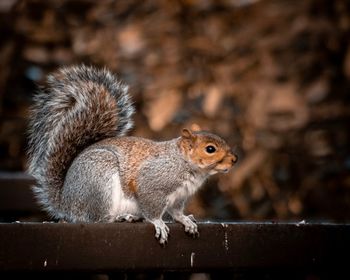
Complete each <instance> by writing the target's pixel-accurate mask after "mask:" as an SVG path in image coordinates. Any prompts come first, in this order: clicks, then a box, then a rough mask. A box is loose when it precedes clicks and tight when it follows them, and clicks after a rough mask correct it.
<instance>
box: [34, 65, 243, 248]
mask: <svg viewBox="0 0 350 280" xmlns="http://www.w3.org/2000/svg"><path fill="white" fill-rule="evenodd" d="M33 101H34V102H33V105H32V107H31V116H30V120H29V133H28V135H29V137H28V138H29V141H28V142H29V145H28V146H29V148H28V172H29V174H31V175H32V176H33V177H34V178H35V179H36V184H35V186H33V191H34V194H35V196H36V199H37V200H38V202H39V204H40V205H41V206H42V208H43V209H44V210H46V212H47V213H48V214H49V215H50V217H51V218H54V219H57V220H60V221H65V222H73V223H79V222H82V223H89V222H118V221H128V222H133V221H137V220H140V219H144V220H146V221H148V222H150V223H152V224H153V225H154V227H155V237H156V238H157V239H158V241H159V243H160V244H162V245H164V244H165V243H166V242H167V241H168V235H169V228H168V226H167V225H166V224H165V223H164V221H163V219H162V217H163V214H164V213H165V212H167V213H169V214H170V215H171V217H172V218H173V219H174V220H175V221H177V222H179V223H181V224H183V225H184V227H185V231H186V232H187V233H188V234H190V235H192V236H193V237H196V236H198V235H199V234H198V228H197V224H196V221H195V219H194V218H193V216H192V215H184V206H185V202H186V200H187V199H188V198H189V197H190V196H191V195H193V194H194V193H195V192H196V191H197V190H198V188H199V187H200V186H201V185H202V184H203V183H204V181H205V180H206V179H207V178H208V177H209V176H210V175H213V174H216V173H226V172H228V171H229V170H230V169H231V167H232V166H233V165H234V164H235V163H236V161H237V156H236V155H235V154H234V153H233V151H232V149H231V148H230V147H229V146H228V144H226V142H225V141H224V140H223V139H222V138H220V137H219V136H217V135H215V134H212V133H209V132H206V131H195V130H191V129H188V128H184V129H183V130H182V132H181V135H180V136H179V137H178V138H175V139H172V140H169V141H163V142H156V141H152V140H149V139H145V138H141V137H132V136H125V134H126V133H127V132H128V130H130V129H131V128H132V127H133V120H132V115H133V114H134V112H135V109H134V106H133V103H132V101H131V98H130V96H129V93H128V87H127V86H126V85H124V84H123V83H122V82H121V81H120V80H119V78H117V77H116V76H115V75H114V74H112V73H111V72H110V71H109V70H107V69H105V68H104V69H98V68H95V67H93V66H85V65H79V66H68V67H62V68H60V69H58V70H57V71H56V72H54V73H52V74H50V75H48V77H47V82H46V86H44V87H42V88H41V89H40V90H39V91H38V92H37V93H36V94H35V95H34V98H33Z"/></svg>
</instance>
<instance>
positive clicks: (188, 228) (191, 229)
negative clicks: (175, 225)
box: [181, 215, 199, 238]
mask: <svg viewBox="0 0 350 280" xmlns="http://www.w3.org/2000/svg"><path fill="white" fill-rule="evenodd" d="M181 223H182V224H183V225H184V226H185V232H186V233H188V234H189V235H191V236H192V237H193V238H196V237H199V232H198V226H197V224H196V220H195V218H194V217H193V215H188V216H185V215H184V216H183V217H182V219H181Z"/></svg>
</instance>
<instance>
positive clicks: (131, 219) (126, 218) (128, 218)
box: [114, 214, 144, 223]
mask: <svg viewBox="0 0 350 280" xmlns="http://www.w3.org/2000/svg"><path fill="white" fill-rule="evenodd" d="M143 220H144V218H143V217H142V216H137V215H132V214H122V215H118V216H117V217H116V218H115V220H114V221H115V222H128V223H135V222H142V221H143Z"/></svg>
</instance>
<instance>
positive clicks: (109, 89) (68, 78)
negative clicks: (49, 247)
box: [28, 65, 134, 218]
mask: <svg viewBox="0 0 350 280" xmlns="http://www.w3.org/2000/svg"><path fill="white" fill-rule="evenodd" d="M133 113H134V108H133V106H132V103H131V101H130V98H129V95H128V93H127V87H126V86H124V85H123V84H121V83H120V81H119V80H118V79H117V78H116V77H115V76H114V75H112V74H111V73H110V72H109V71H107V70H105V69H104V70H98V69H95V68H93V67H87V66H84V65H83V66H75V67H68V68H62V69H60V70H58V71H57V72H56V73H54V74H52V75H50V76H49V77H48V79H47V87H46V88H44V89H42V90H41V91H40V92H39V93H38V94H37V95H36V96H35V97H34V105H33V107H32V116H31V120H30V124H29V126H30V129H29V151H28V155H29V170H28V171H29V173H30V174H31V175H33V176H34V177H35V179H36V181H37V184H36V186H35V187H34V188H33V189H34V192H35V194H36V196H37V198H38V201H39V203H41V204H42V206H43V207H44V208H45V210H46V211H48V213H49V214H51V215H52V216H53V217H56V218H58V217H57V213H59V210H58V205H59V197H60V191H61V189H62V186H63V182H64V177H65V174H66V172H67V169H68V167H69V166H70V164H71V162H72V161H73V159H74V158H75V157H76V156H77V154H78V153H79V152H81V151H82V150H83V149H84V148H86V147H87V146H89V145H91V144H93V143H95V142H97V141H99V140H101V139H104V138H107V137H112V136H122V135H124V134H125V133H126V132H127V131H128V130H129V129H130V128H131V127H132V125H133V122H132V120H131V116H132V114H133Z"/></svg>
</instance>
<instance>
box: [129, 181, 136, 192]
mask: <svg viewBox="0 0 350 280" xmlns="http://www.w3.org/2000/svg"><path fill="white" fill-rule="evenodd" d="M128 188H129V191H130V192H132V193H136V192H137V185H136V181H135V179H131V180H130V181H129V183H128Z"/></svg>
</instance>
